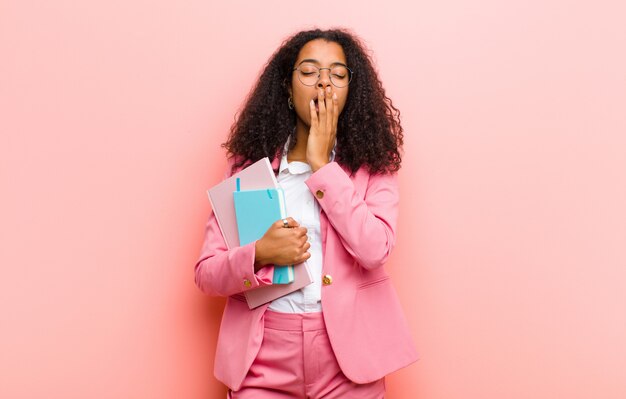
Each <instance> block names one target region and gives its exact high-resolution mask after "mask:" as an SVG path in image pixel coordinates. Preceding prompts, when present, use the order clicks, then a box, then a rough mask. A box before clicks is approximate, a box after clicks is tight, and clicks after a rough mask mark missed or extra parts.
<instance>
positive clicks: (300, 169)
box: [278, 136, 337, 175]
mask: <svg viewBox="0 0 626 399" xmlns="http://www.w3.org/2000/svg"><path fill="white" fill-rule="evenodd" d="M290 141H291V136H289V137H287V142H286V143H285V145H284V146H283V157H282V158H281V160H280V166H279V168H278V173H279V174H281V173H283V171H284V170H288V171H289V173H291V174H292V175H299V174H302V173H307V172H310V171H311V166H310V165H309V164H308V163H305V162H300V161H292V162H287V153H288V152H289V142H290ZM336 148H337V138H335V145H334V146H333V149H332V151H331V152H330V157H328V160H329V161H330V162H333V161H334V160H335V149H336Z"/></svg>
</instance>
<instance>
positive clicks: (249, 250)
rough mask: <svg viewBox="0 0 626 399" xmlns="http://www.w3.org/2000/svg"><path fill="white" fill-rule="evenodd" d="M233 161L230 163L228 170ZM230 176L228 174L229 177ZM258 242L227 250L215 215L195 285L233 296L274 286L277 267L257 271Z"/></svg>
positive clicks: (210, 292) (208, 291)
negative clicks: (255, 264) (275, 268)
mask: <svg viewBox="0 0 626 399" xmlns="http://www.w3.org/2000/svg"><path fill="white" fill-rule="evenodd" d="M231 164H232V162H231V163H229V170H230V166H231ZM229 174H230V173H227V176H228V175H229ZM255 243H256V241H253V242H251V243H248V244H246V245H244V246H241V247H236V248H231V249H228V247H227V246H226V242H225V241H224V237H223V236H222V231H221V230H220V228H219V224H218V223H217V219H216V218H215V214H214V213H213V212H211V215H210V216H209V220H208V222H207V223H206V227H205V232H204V243H203V244H202V250H201V252H200V258H199V259H198V261H197V262H196V265H195V268H194V274H195V283H196V285H197V286H198V288H200V290H201V291H202V292H203V293H205V294H208V295H211V296H230V295H234V294H238V293H242V292H244V291H247V290H251V289H254V288H258V287H262V286H266V285H271V284H272V279H273V277H274V266H273V265H267V266H265V267H263V268H261V269H260V270H259V271H258V272H257V273H255V272H254V257H255Z"/></svg>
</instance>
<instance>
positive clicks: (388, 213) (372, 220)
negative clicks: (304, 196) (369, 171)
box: [306, 162, 399, 269]
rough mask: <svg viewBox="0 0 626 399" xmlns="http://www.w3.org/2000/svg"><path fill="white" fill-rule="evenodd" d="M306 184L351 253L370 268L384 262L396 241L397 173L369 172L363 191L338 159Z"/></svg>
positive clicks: (364, 265) (322, 168)
mask: <svg viewBox="0 0 626 399" xmlns="http://www.w3.org/2000/svg"><path fill="white" fill-rule="evenodd" d="M306 184H307V186H308V187H309V190H311V192H312V193H313V196H314V197H315V198H316V199H317V201H318V203H319V204H320V206H321V208H322V210H323V211H324V213H325V214H326V216H327V217H328V221H329V223H330V224H331V225H332V226H333V228H334V229H335V231H336V232H337V233H338V235H339V237H340V239H341V241H342V244H343V246H344V247H345V248H346V250H347V251H348V252H349V253H350V255H352V256H353V257H354V258H355V259H356V261H357V262H358V263H359V264H360V265H361V266H362V267H364V268H366V269H374V268H377V267H380V266H382V265H383V264H384V263H385V262H386V260H387V258H388V257H389V255H390V254H391V250H392V249H393V247H394V245H395V242H396V225H397V219H398V204H399V187H398V179H397V174H396V173H391V174H375V175H369V181H368V184H367V190H366V192H365V193H364V194H363V193H358V192H357V191H356V189H355V186H354V183H353V181H352V180H351V179H350V177H349V176H348V174H347V173H346V172H345V171H344V170H343V169H342V168H341V167H340V166H339V164H338V163H336V162H330V163H328V164H327V165H325V166H323V167H321V168H320V169H318V170H317V171H316V172H315V173H313V174H312V175H311V177H309V179H307V181H306Z"/></svg>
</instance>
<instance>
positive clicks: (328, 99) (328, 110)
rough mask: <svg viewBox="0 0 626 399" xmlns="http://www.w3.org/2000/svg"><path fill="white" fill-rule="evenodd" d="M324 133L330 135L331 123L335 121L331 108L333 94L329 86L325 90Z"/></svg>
mask: <svg viewBox="0 0 626 399" xmlns="http://www.w3.org/2000/svg"><path fill="white" fill-rule="evenodd" d="M325 106H326V132H327V133H328V134H332V132H333V130H332V128H333V122H334V120H335V116H334V108H333V93H332V90H331V89H330V86H328V87H327V88H326V104H325Z"/></svg>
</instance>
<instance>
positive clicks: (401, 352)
mask: <svg viewBox="0 0 626 399" xmlns="http://www.w3.org/2000/svg"><path fill="white" fill-rule="evenodd" d="M278 162H279V158H278V157H277V158H275V159H274V161H273V162H272V163H273V166H274V168H277V167H278ZM306 184H307V186H308V187H309V189H310V190H311V192H312V193H313V195H314V196H315V197H316V198H317V201H318V202H319V204H320V207H321V209H322V212H321V216H320V225H321V232H322V247H323V254H324V257H323V273H322V274H323V275H330V276H332V284H330V285H323V286H322V308H323V315H324V321H325V323H326V328H327V331H328V336H329V339H330V343H331V346H332V348H333V351H334V352H335V356H336V357H337V361H338V363H339V366H340V367H341V370H342V371H343V373H344V374H345V375H346V376H347V377H348V378H349V379H350V380H352V381H354V382H356V383H361V384H362V383H368V382H372V381H375V380H378V379H380V378H382V377H384V376H385V375H387V374H389V373H391V372H392V371H395V370H398V369H400V368H402V367H405V366H407V365H409V364H411V363H413V362H415V361H417V360H418V359H419V354H418V353H417V351H416V350H415V347H414V345H413V341H412V339H411V336H410V332H409V328H408V325H407V323H406V320H405V318H404V315H403V312H402V308H401V306H400V303H399V301H398V297H397V295H396V292H395V290H394V288H393V286H392V283H391V281H390V279H389V275H388V274H387V273H386V271H385V269H384V267H383V265H384V263H385V261H386V260H387V258H388V256H389V254H390V253H391V250H392V248H393V246H394V244H395V241H396V221H397V218H398V182H397V176H396V175H395V174H391V175H390V174H386V175H370V174H369V173H368V172H367V171H366V170H364V169H360V170H359V171H357V173H356V174H355V175H353V176H350V174H349V172H347V171H346V170H344V169H343V168H342V167H340V166H339V164H337V163H335V162H331V163H329V164H328V165H326V166H324V167H322V168H320V169H319V170H318V171H317V172H315V173H313V174H312V175H311V177H310V178H309V179H308V180H307V181H306ZM272 274H273V267H271V266H270V267H266V268H263V269H261V271H260V272H259V273H257V274H256V275H255V274H254V243H250V244H248V245H245V246H243V247H238V248H233V249H231V250H227V248H226V244H225V243H224V240H223V238H222V235H221V233H220V230H219V227H218V224H217V221H216V219H215V217H214V215H213V214H211V216H210V217H209V221H208V223H207V225H206V235H205V240H204V244H203V246H202V251H201V255H200V258H199V260H198V262H197V263H196V265H195V282H196V285H197V286H198V287H199V288H200V289H201V290H202V292H204V293H206V294H209V295H215V296H227V297H228V299H227V302H226V308H225V309H224V315H223V317H222V323H221V326H220V333H219V338H218V343H217V350H216V354H215V377H216V378H217V379H218V380H220V381H222V382H223V383H224V384H226V385H227V386H228V387H229V388H231V389H233V390H237V389H239V387H240V386H241V383H242V381H243V379H244V377H245V375H246V373H247V372H248V369H249V368H250V365H251V364H252V362H253V360H254V358H255V357H256V355H257V353H258V350H259V347H260V345H261V341H262V338H263V315H264V313H265V310H266V309H267V306H268V305H263V306H261V307H258V308H256V309H253V310H250V309H249V308H248V305H247V304H246V301H245V297H244V296H243V295H242V292H244V291H246V290H248V289H254V288H256V287H259V286H262V285H266V284H271V276H272ZM318 278H319V276H318Z"/></svg>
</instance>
